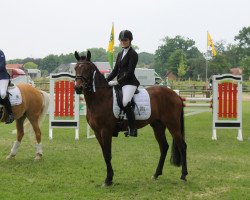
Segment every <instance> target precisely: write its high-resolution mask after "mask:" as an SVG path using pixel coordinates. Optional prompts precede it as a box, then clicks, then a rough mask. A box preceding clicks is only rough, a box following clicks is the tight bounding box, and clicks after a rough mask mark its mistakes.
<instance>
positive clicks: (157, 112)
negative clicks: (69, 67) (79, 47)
mask: <svg viewBox="0 0 250 200" xmlns="http://www.w3.org/2000/svg"><path fill="white" fill-rule="evenodd" d="M75 58H76V60H77V63H76V65H75V72H76V80H75V91H76V93H77V94H82V93H83V94H84V97H85V101H86V105H87V115H86V118H87V121H88V123H89V125H90V127H91V128H92V129H93V130H94V133H95V136H96V138H97V140H98V142H99V144H100V146H101V149H102V152H103V156H104V160H105V163H106V167H107V175H106V179H105V181H104V186H110V185H112V183H113V176H114V172H113V168H112V165H111V145H112V134H113V132H114V131H115V129H116V122H117V119H116V118H115V116H114V114H113V109H112V106H113V92H112V87H110V86H109V85H108V82H107V81H106V79H105V77H104V76H103V75H102V74H101V73H100V71H99V70H98V68H97V67H96V66H95V65H94V63H93V62H91V53H90V51H87V56H80V55H79V54H78V52H75ZM146 90H147V91H148V93H149V96H150V102H151V116H150V118H149V119H147V120H142V121H136V127H137V128H142V127H144V126H146V125H148V124H150V126H151V127H152V128H153V131H154V135H155V138H156V140H157V142H158V144H159V147H160V159H159V162H158V166H157V168H156V170H155V173H154V175H153V177H152V178H153V179H157V178H158V176H159V175H162V170H163V166H164V162H165V158H166V155H167V151H168V148H169V145H168V143H167V140H166V136H165V130H166V128H168V130H169V132H170V133H171V135H172V137H173V145H172V153H171V159H170V160H171V163H172V164H174V165H175V166H181V165H182V173H181V179H182V180H186V175H187V174H188V172H187V161H186V148H187V145H186V143H185V138H184V118H183V102H182V100H181V98H180V97H179V96H178V95H177V94H176V93H175V92H174V91H173V90H171V89H169V88H167V87H161V86H152V87H148V88H146ZM126 130H127V123H125V125H124V126H123V127H122V130H121V131H126Z"/></svg>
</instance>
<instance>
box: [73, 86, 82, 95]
mask: <svg viewBox="0 0 250 200" xmlns="http://www.w3.org/2000/svg"><path fill="white" fill-rule="evenodd" d="M74 89H75V91H76V94H82V93H83V86H82V85H75V87H74Z"/></svg>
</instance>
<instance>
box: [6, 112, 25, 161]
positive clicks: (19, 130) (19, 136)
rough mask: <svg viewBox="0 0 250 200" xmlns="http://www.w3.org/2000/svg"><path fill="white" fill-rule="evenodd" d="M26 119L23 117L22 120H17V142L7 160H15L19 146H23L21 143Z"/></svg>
mask: <svg viewBox="0 0 250 200" xmlns="http://www.w3.org/2000/svg"><path fill="white" fill-rule="evenodd" d="M25 118H26V117H25V116H23V117H21V118H20V119H17V120H16V129H17V140H16V141H15V142H14V144H13V146H12V148H11V151H10V154H9V155H8V156H7V157H6V159H10V158H13V157H14V156H15V155H16V153H17V150H18V148H19V146H20V145H21V141H22V138H23V135H24V130H23V123H24V120H25Z"/></svg>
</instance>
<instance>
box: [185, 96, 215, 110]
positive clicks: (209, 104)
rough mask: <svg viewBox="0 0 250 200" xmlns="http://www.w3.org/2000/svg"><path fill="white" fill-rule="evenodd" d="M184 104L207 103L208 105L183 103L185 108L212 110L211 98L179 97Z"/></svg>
mask: <svg viewBox="0 0 250 200" xmlns="http://www.w3.org/2000/svg"><path fill="white" fill-rule="evenodd" d="M181 99H182V101H185V102H209V103H185V104H184V106H185V107H210V108H212V98H198V97H196V98H195V97H181Z"/></svg>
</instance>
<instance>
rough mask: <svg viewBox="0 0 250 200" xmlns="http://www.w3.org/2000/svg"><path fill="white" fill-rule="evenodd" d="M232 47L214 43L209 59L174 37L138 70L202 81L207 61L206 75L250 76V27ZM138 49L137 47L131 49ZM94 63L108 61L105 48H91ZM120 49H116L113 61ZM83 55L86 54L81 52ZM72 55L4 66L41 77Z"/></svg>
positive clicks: (148, 55)
mask: <svg viewBox="0 0 250 200" xmlns="http://www.w3.org/2000/svg"><path fill="white" fill-rule="evenodd" d="M234 40H235V44H226V42H225V41H218V42H215V48H216V51H217V55H216V56H215V57H209V59H208V56H207V55H205V54H204V53H202V52H200V51H199V49H198V48H197V47H196V46H195V41H194V40H192V39H190V38H185V37H183V36H180V35H177V36H175V37H172V38H171V37H168V36H166V37H165V38H163V39H162V41H163V44H162V45H160V46H159V47H158V48H157V50H156V51H155V53H154V54H151V53H147V52H141V53H138V55H139V61H138V65H137V67H143V68H144V67H146V68H154V69H155V70H156V72H157V73H158V74H159V75H160V76H162V77H164V76H165V75H166V73H167V72H170V71H171V72H173V73H174V74H175V75H176V76H177V77H178V78H180V79H189V78H190V79H192V80H197V79H198V78H200V79H202V80H205V76H206V74H205V73H206V72H205V71H206V70H205V69H206V62H207V66H208V67H207V69H208V71H207V75H208V77H210V76H211V75H213V74H222V73H228V72H229V69H230V68H232V67H240V68H242V69H243V78H244V79H245V80H246V79H249V77H250V26H249V27H243V28H242V29H241V30H239V33H238V34H237V35H236V36H235V37H234ZM134 48H135V49H137V50H138V47H137V46H134ZM88 50H90V51H91V53H92V61H93V62H97V61H98V62H107V51H106V50H105V49H104V48H90V49H88ZM120 50H121V48H120V47H115V59H116V57H117V54H118V52H119V51H120ZM81 53H82V54H86V51H83V52H81ZM75 61H76V60H75V57H74V53H73V52H72V53H70V54H65V55H64V54H61V55H53V54H51V55H48V56H46V57H45V58H38V59H35V58H25V59H13V60H9V61H7V63H20V64H24V67H25V68H38V69H40V70H41V71H42V74H43V75H44V76H46V75H48V74H49V73H51V72H53V71H54V70H55V69H56V68H57V67H58V66H59V65H60V64H66V63H72V62H75Z"/></svg>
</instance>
